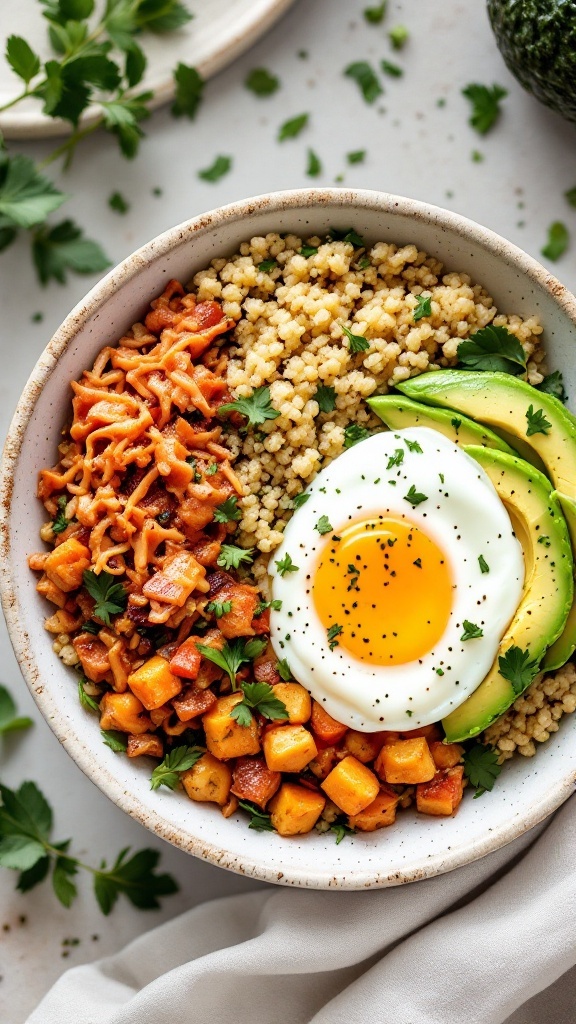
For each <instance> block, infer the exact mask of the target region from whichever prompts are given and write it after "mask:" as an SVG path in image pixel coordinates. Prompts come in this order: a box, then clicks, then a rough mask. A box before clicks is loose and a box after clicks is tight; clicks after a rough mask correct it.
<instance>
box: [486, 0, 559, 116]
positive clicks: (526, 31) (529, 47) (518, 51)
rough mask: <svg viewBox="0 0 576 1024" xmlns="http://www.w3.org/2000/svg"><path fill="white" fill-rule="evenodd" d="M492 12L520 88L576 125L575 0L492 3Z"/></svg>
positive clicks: (502, 49)
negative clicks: (522, 87)
mask: <svg viewBox="0 0 576 1024" xmlns="http://www.w3.org/2000/svg"><path fill="white" fill-rule="evenodd" d="M488 14H489V17H490V23H491V25H492V29H493V31H494V35H495V36H496V42H497V43H498V47H499V49H500V52H501V54H502V56H503V57H504V60H505V61H506V64H507V65H508V68H509V69H510V71H511V72H512V74H513V75H514V76H515V77H516V78H517V79H518V81H519V82H520V83H521V85H523V86H524V88H525V89H528V90H529V92H531V93H533V94H534V96H536V98H537V99H539V100H540V101H541V102H542V103H545V104H546V105H547V106H549V107H552V108H553V109H554V110H557V111H558V113H559V114H562V115H563V117H565V118H567V119H568V120H569V121H576V0H488Z"/></svg>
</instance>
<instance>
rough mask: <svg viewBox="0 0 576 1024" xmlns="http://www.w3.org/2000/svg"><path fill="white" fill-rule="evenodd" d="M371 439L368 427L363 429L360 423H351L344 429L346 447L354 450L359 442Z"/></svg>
mask: <svg viewBox="0 0 576 1024" xmlns="http://www.w3.org/2000/svg"><path fill="white" fill-rule="evenodd" d="M367 437H370V431H369V430H368V429H367V427H361V426H360V424H359V423H349V424H348V426H347V427H344V447H345V448H353V447H354V445H355V444H358V442H359V441H365V440H366V438H367Z"/></svg>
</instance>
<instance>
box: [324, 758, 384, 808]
mask: <svg viewBox="0 0 576 1024" xmlns="http://www.w3.org/2000/svg"><path fill="white" fill-rule="evenodd" d="M321 786H322V789H323V790H324V792H325V793H326V795H327V796H329V797H330V799H331V800H332V803H335V804H336V806H337V807H339V808H340V810H341V811H344V813H345V814H359V813H360V811H363V810H364V808H365V807H368V805H369V804H371V803H372V801H373V800H375V799H376V796H377V795H378V792H379V790H380V785H379V782H378V779H377V778H376V776H375V775H374V772H371V771H370V769H369V768H367V767H366V765H365V764H362V762H361V761H357V760H356V758H355V757H352V756H348V757H345V758H344V760H343V761H339V763H338V764H337V765H336V767H335V768H333V769H332V771H331V772H330V774H329V775H327V776H326V778H325V779H324V782H322V783H321Z"/></svg>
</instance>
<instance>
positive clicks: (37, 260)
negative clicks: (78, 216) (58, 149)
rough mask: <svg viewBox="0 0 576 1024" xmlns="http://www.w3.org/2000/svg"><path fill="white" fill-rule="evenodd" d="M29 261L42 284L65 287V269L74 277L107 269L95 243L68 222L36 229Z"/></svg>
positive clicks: (107, 265)
mask: <svg viewBox="0 0 576 1024" xmlns="http://www.w3.org/2000/svg"><path fill="white" fill-rule="evenodd" d="M1 191H2V190H1V188H0V214H1V213H2V212H4V211H3V209H2V206H3V204H2V195H1ZM32 258H33V260H34V265H35V267H36V271H37V274H38V277H39V280H40V284H43V285H45V284H48V282H49V281H52V280H54V281H58V283H59V284H66V273H67V271H69V270H71V271H73V272H74V273H75V274H95V273H97V272H98V271H100V270H106V268H107V267H109V266H110V260H109V259H108V257H107V256H106V254H105V253H104V251H103V250H102V248H101V246H100V245H99V244H98V242H94V241H92V239H90V238H85V237H84V233H83V231H82V229H81V228H79V227H78V225H77V224H75V223H74V221H72V220H64V221H61V222H60V223H59V224H55V225H54V227H49V226H48V225H44V226H43V227H41V228H38V230H36V231H35V232H34V233H33V235H32Z"/></svg>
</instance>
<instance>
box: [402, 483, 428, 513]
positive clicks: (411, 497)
mask: <svg viewBox="0 0 576 1024" xmlns="http://www.w3.org/2000/svg"><path fill="white" fill-rule="evenodd" d="M404 501H408V502H409V503H410V504H411V505H412V508H416V506H417V505H421V504H422V502H423V501H428V495H427V494H422V493H421V492H420V491H417V490H416V487H415V486H414V484H412V486H411V487H410V488H409V490H408V494H405V495H404Z"/></svg>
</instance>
